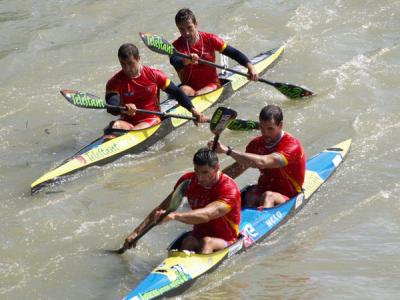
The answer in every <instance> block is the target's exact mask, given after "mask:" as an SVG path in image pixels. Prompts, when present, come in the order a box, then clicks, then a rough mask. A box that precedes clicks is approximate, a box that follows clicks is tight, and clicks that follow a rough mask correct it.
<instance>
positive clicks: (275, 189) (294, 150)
mask: <svg viewBox="0 0 400 300" xmlns="http://www.w3.org/2000/svg"><path fill="white" fill-rule="evenodd" d="M259 119H260V129H261V136H258V137H255V138H254V139H253V140H251V141H250V143H249V144H248V145H247V147H246V152H240V151H237V150H233V149H232V148H231V147H229V146H225V145H223V144H221V143H218V144H217V148H216V151H217V153H225V154H227V155H230V156H231V157H232V158H233V159H234V160H236V162H235V163H233V164H232V165H230V166H228V167H227V168H225V169H224V170H223V172H224V173H226V174H227V175H229V176H231V177H232V178H236V177H238V176H239V175H240V174H242V173H243V172H244V171H245V170H247V169H248V168H250V167H251V168H258V169H259V170H260V173H261V175H260V177H259V178H258V183H257V185H254V186H252V187H250V189H249V190H248V191H247V192H246V193H245V195H244V199H243V204H244V206H249V207H259V206H262V207H265V208H270V207H273V206H275V205H278V204H281V203H284V202H286V201H287V200H288V199H290V198H292V197H293V196H295V195H296V194H298V193H299V192H301V190H302V185H303V183H304V176H305V171H306V156H305V154H304V149H303V147H302V145H301V143H300V141H299V140H298V139H296V138H295V137H293V136H292V135H290V134H289V133H287V132H285V131H283V130H282V126H283V113H282V110H281V108H280V107H279V106H276V105H268V106H265V107H264V108H263V109H262V110H261V112H260V115H259ZM210 145H211V142H209V146H210Z"/></svg>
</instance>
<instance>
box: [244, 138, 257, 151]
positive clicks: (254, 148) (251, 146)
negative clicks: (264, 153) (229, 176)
mask: <svg viewBox="0 0 400 300" xmlns="http://www.w3.org/2000/svg"><path fill="white" fill-rule="evenodd" d="M257 148H258V138H257V137H256V138H254V139H252V140H251V141H250V143H248V144H247V146H246V152H247V153H257ZM257 154H258V153H257Z"/></svg>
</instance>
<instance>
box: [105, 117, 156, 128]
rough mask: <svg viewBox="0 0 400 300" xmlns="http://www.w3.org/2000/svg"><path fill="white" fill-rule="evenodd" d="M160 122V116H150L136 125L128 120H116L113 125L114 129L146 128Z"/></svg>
mask: <svg viewBox="0 0 400 300" xmlns="http://www.w3.org/2000/svg"><path fill="white" fill-rule="evenodd" d="M158 123H160V119H159V118H148V119H145V120H143V121H141V122H140V123H137V124H135V125H133V124H131V123H129V122H126V121H124V120H116V121H115V122H114V124H113V126H112V128H113V129H123V130H139V129H145V128H148V127H150V126H154V125H156V124H158Z"/></svg>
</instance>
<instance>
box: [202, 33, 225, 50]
mask: <svg viewBox="0 0 400 300" xmlns="http://www.w3.org/2000/svg"><path fill="white" fill-rule="evenodd" d="M205 34H206V35H207V37H208V39H209V41H210V42H211V44H212V45H213V47H214V49H215V50H216V51H218V52H222V51H224V49H225V48H226V46H227V44H226V43H225V41H224V40H223V39H222V38H220V37H219V36H218V35H216V34H213V33H205Z"/></svg>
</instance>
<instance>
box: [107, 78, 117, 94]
mask: <svg viewBox="0 0 400 300" xmlns="http://www.w3.org/2000/svg"><path fill="white" fill-rule="evenodd" d="M119 87H120V80H119V79H118V78H117V74H115V75H114V76H113V77H111V79H110V80H108V81H107V84H106V94H107V93H110V92H115V93H118V94H119V93H120V92H119Z"/></svg>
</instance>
